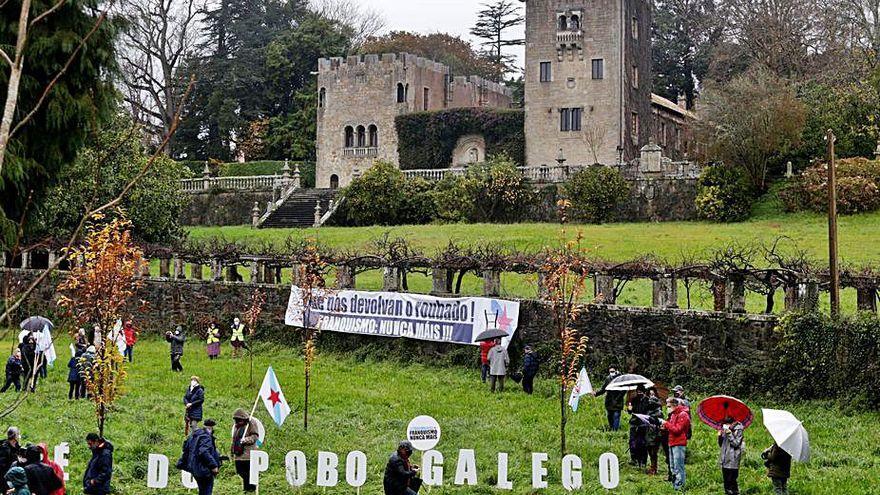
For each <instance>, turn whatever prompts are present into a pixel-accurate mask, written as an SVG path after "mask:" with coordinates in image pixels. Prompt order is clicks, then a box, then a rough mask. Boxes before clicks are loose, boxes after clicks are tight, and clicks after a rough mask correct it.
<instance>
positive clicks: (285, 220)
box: [256, 189, 338, 229]
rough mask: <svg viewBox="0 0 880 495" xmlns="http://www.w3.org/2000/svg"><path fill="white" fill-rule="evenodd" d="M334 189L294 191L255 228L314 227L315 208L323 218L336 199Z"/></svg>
mask: <svg viewBox="0 0 880 495" xmlns="http://www.w3.org/2000/svg"><path fill="white" fill-rule="evenodd" d="M337 192H338V191H337V190H336V189H296V190H294V191H292V192H291V193H290V194H289V195H287V197H284V198H282V199H281V200H280V201H279V202H278V203H277V204H276V205H275V206H274V208H273V209H272V211H269V212H267V213H265V214H264V215H263V216H262V217H261V218H260V220H259V222H258V223H257V225H256V227H257V228H261V229H262V228H270V227H272V228H307V227H313V226H315V223H316V222H315V213H316V208H315V207H316V206H317V205H320V207H321V208H320V211H319V214H320V215H321V216H322V217H323V216H325V214H326V213H327V210H328V209H329V208H330V203H331V201H333V200H334V199H335V198H336V193H337Z"/></svg>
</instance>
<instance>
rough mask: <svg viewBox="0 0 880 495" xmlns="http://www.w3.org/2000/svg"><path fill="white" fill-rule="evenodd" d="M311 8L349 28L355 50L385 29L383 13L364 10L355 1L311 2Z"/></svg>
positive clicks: (374, 10)
mask: <svg viewBox="0 0 880 495" xmlns="http://www.w3.org/2000/svg"><path fill="white" fill-rule="evenodd" d="M309 8H310V9H311V10H312V12H315V13H316V14H318V15H320V16H322V17H325V18H327V19H330V20H331V21H335V22H338V23H339V24H341V25H342V26H345V27H347V28H349V29H350V30H351V31H352V44H353V45H354V46H353V47H354V48H355V49H356V48H358V47H360V46H361V45H362V44H363V43H364V42H365V41H366V40H367V38H369V37H371V36H375V35H377V34H379V32H380V31H382V29H384V28H385V17H384V16H383V15H382V13H381V12H379V11H378V10H376V9H373V8H369V7H367V8H364V7H362V6H360V5H359V4H358V2H356V1H355V0H311V1H310V2H309Z"/></svg>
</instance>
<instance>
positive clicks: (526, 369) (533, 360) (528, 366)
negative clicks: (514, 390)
mask: <svg viewBox="0 0 880 495" xmlns="http://www.w3.org/2000/svg"><path fill="white" fill-rule="evenodd" d="M537 374H538V355H537V354H535V351H534V349H532V346H530V345H527V346H526V347H525V355H524V356H523V377H522V388H523V391H524V392H525V393H527V394H529V395H531V394H532V390H533V389H534V383H535V376H536V375H537Z"/></svg>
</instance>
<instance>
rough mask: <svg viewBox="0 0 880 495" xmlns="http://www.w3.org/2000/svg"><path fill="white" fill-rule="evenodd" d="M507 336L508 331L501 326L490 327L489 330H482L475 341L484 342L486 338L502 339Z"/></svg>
mask: <svg viewBox="0 0 880 495" xmlns="http://www.w3.org/2000/svg"><path fill="white" fill-rule="evenodd" d="M507 336H508V334H507V332H505V331H504V330H501V329H500V328H490V329H489V330H486V331H484V332H480V334H479V335H477V338H475V339H474V342H483V341H484V340H495V339H501V338H504V337H507Z"/></svg>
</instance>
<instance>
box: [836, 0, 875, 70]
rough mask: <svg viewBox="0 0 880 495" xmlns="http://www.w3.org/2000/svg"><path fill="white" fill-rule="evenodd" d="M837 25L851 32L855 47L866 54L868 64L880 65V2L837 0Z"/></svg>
mask: <svg viewBox="0 0 880 495" xmlns="http://www.w3.org/2000/svg"><path fill="white" fill-rule="evenodd" d="M836 3H837V8H838V9H839V13H840V17H839V21H840V22H839V25H840V26H846V27H848V28H849V29H851V30H852V41H853V43H854V45H855V46H857V47H859V48H861V49H862V50H864V52H866V53H867V54H868V59H869V63H870V64H871V66H873V67H876V66H877V65H880V0H837V2H836Z"/></svg>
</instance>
